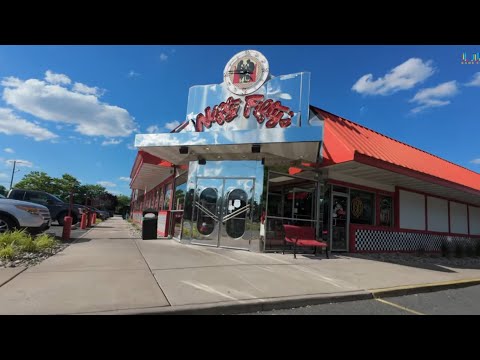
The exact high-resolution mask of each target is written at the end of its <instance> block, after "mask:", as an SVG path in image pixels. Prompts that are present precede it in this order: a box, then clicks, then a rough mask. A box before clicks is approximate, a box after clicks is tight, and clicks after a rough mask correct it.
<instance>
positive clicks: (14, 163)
mask: <svg viewBox="0 0 480 360" xmlns="http://www.w3.org/2000/svg"><path fill="white" fill-rule="evenodd" d="M16 164H17V160H13V170H12V179H11V180H10V190H12V185H13V175H14V174H15V165H16Z"/></svg>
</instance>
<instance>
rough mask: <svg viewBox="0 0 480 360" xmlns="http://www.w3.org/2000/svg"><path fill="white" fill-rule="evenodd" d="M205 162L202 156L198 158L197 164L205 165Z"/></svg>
mask: <svg viewBox="0 0 480 360" xmlns="http://www.w3.org/2000/svg"><path fill="white" fill-rule="evenodd" d="M206 163H207V160H205V159H203V158H199V159H198V165H205V164H206Z"/></svg>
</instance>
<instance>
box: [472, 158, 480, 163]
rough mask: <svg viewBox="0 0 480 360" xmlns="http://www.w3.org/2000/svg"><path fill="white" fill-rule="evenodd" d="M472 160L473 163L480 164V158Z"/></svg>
mask: <svg viewBox="0 0 480 360" xmlns="http://www.w3.org/2000/svg"><path fill="white" fill-rule="evenodd" d="M470 162H471V163H473V164H480V158H478V159H473V160H471V161H470Z"/></svg>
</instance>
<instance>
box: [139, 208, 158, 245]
mask: <svg viewBox="0 0 480 360" xmlns="http://www.w3.org/2000/svg"><path fill="white" fill-rule="evenodd" d="M142 215H143V218H142V239H143V240H152V239H156V238H157V223H158V211H157V210H155V209H145V210H143V214H142Z"/></svg>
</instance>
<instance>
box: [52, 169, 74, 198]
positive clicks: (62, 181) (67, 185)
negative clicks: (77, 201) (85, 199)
mask: <svg viewBox="0 0 480 360" xmlns="http://www.w3.org/2000/svg"><path fill="white" fill-rule="evenodd" d="M53 185H54V188H55V195H57V196H59V197H60V198H61V199H62V200H65V201H67V202H68V201H69V199H70V191H73V193H77V192H78V190H79V188H80V181H78V180H77V178H76V177H74V176H72V175H70V174H63V175H62V177H61V178H53Z"/></svg>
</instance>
